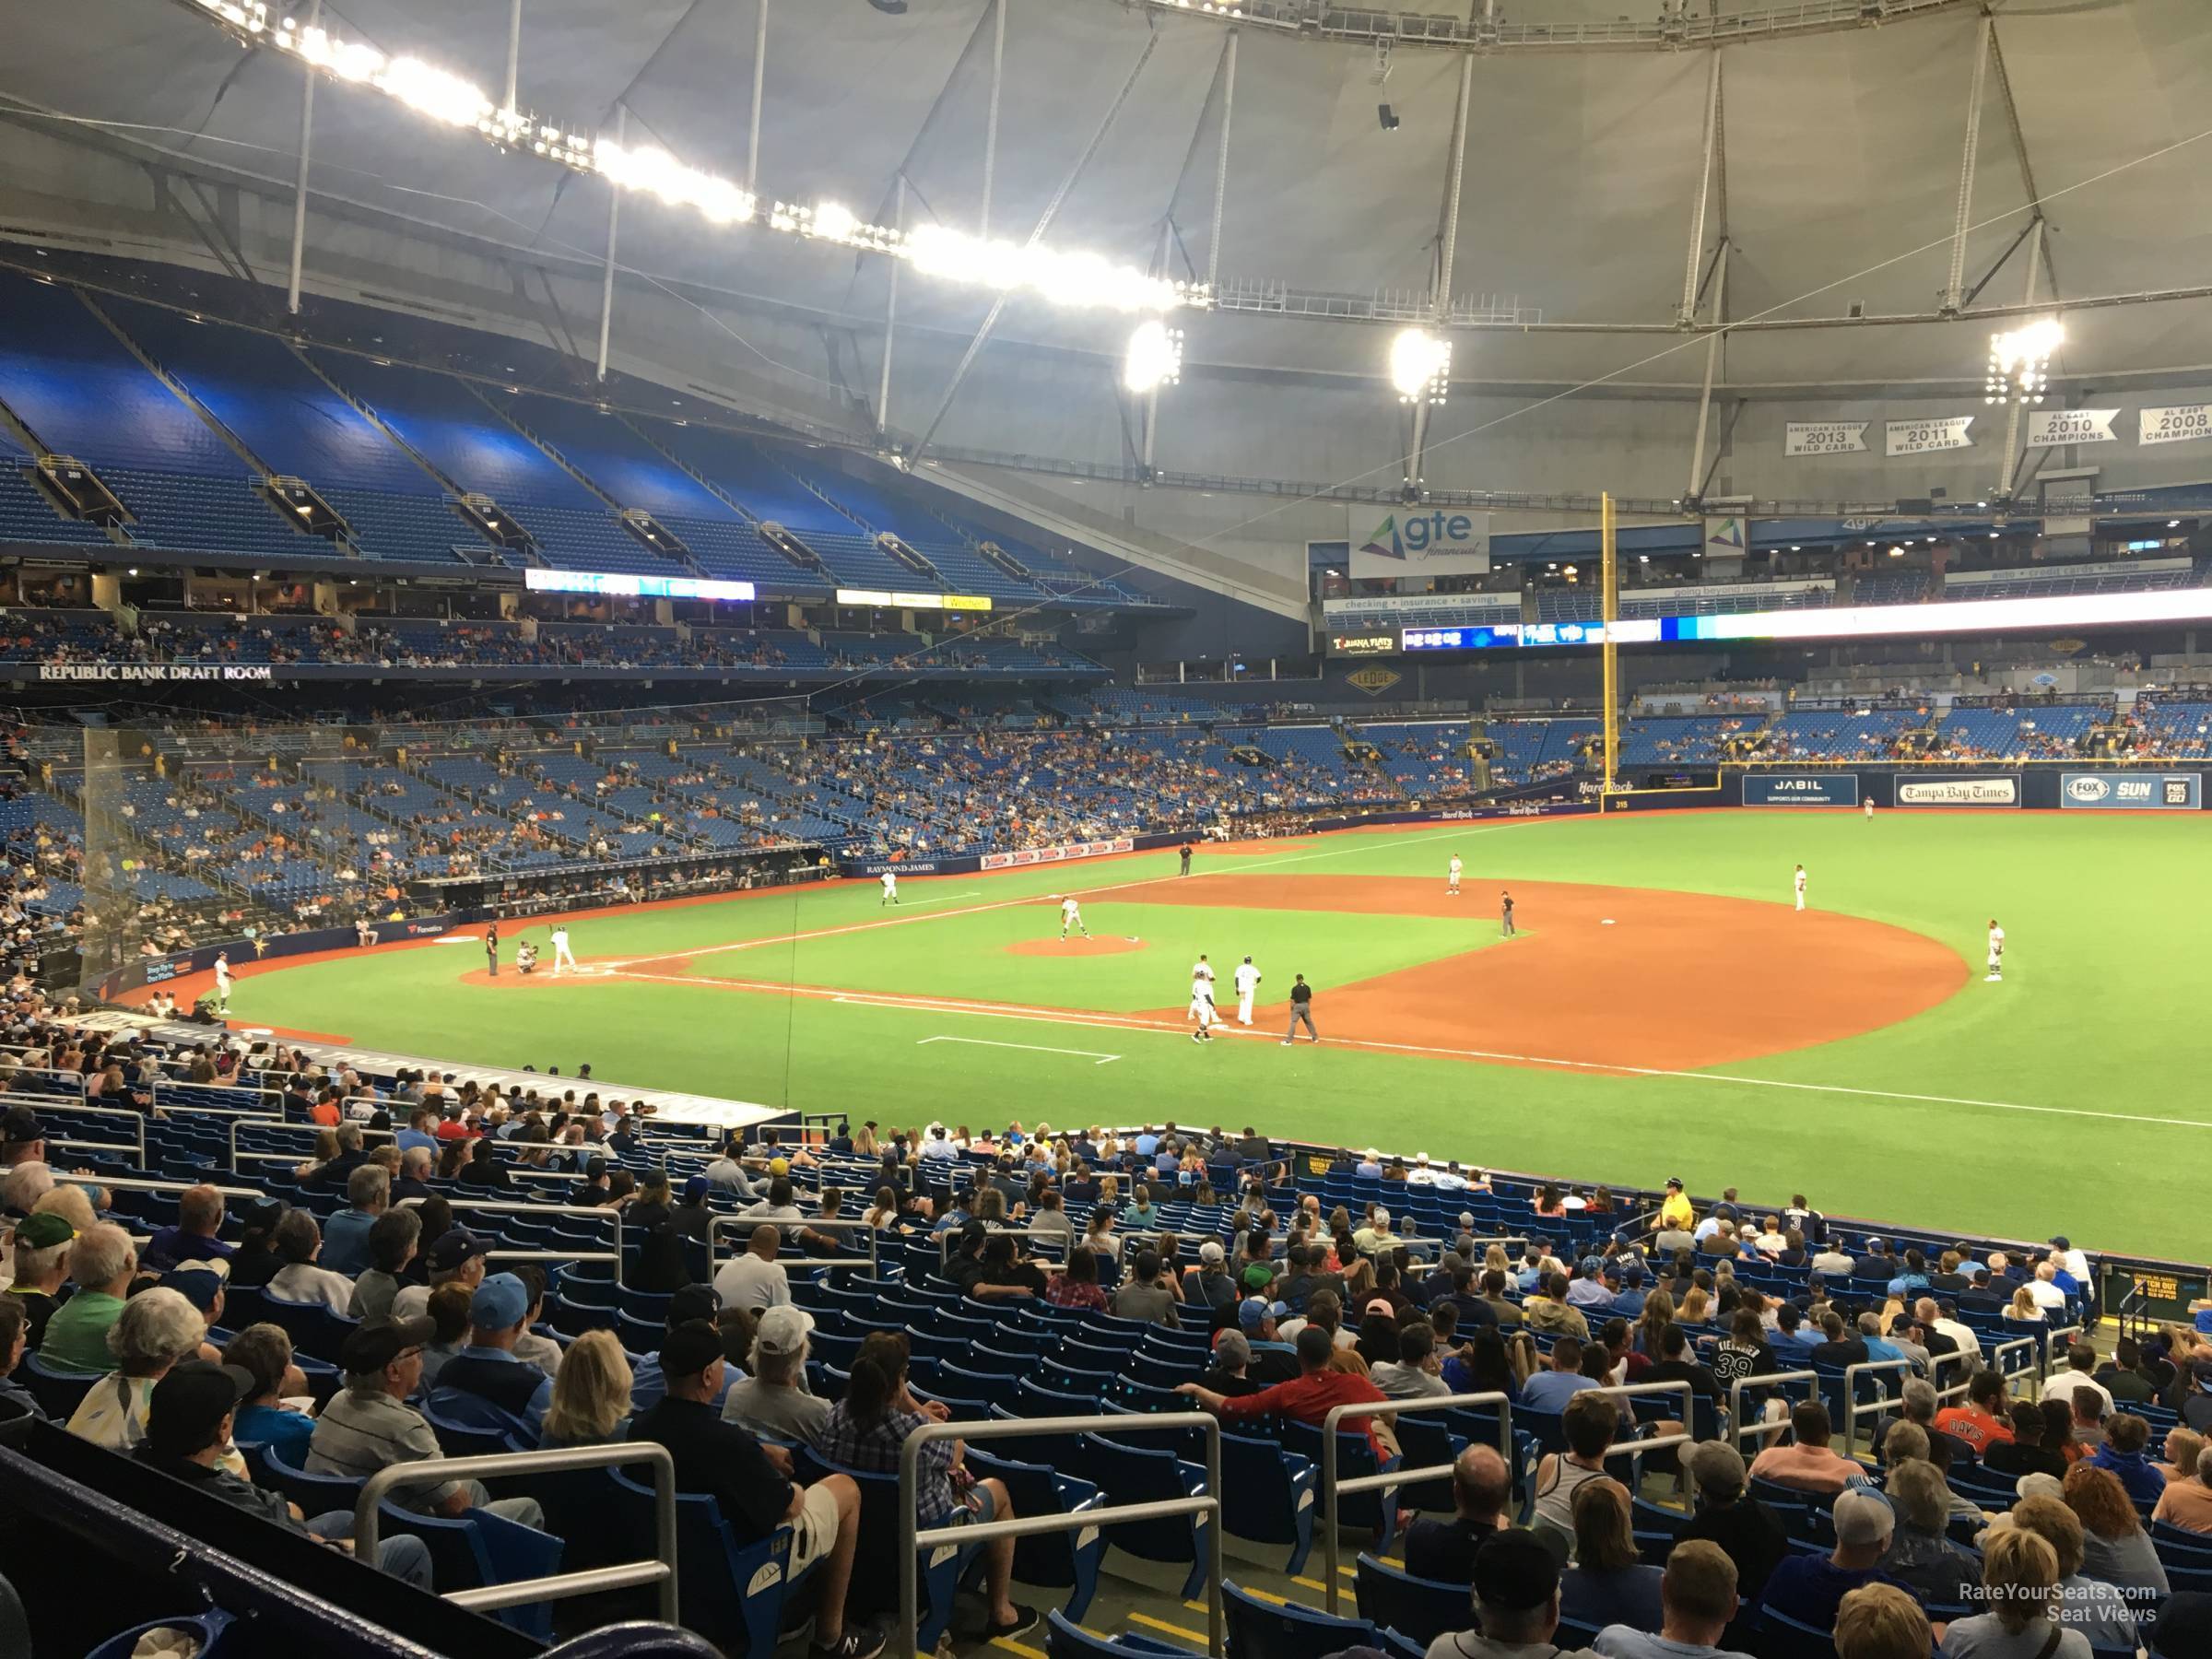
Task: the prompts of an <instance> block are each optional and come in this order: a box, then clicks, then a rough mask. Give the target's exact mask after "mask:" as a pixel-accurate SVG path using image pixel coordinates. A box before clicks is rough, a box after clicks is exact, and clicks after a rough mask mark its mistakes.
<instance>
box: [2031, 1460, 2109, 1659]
mask: <svg viewBox="0 0 2212 1659" xmlns="http://www.w3.org/2000/svg"><path fill="white" fill-rule="evenodd" d="M2010 1521H2011V1524H2012V1525H2013V1526H2015V1527H2024V1528H2026V1529H2027V1530H2028V1531H2030V1532H2032V1533H2034V1534H2035V1535H2037V1536H2039V1537H2041V1539H2042V1540H2043V1542H2044V1543H2046V1544H2048V1545H2050V1546H2051V1548H2052V1552H2053V1554H2054V1555H2055V1556H2056V1557H2057V1559H2058V1622H2059V1623H2060V1624H2062V1625H2064V1626H2065V1627H2066V1628H2067V1629H2068V1630H2079V1631H2080V1632H2081V1633H2082V1634H2083V1635H2085V1636H2087V1637H2088V1639H2089V1645H2090V1646H2091V1647H2099V1648H2133V1647H2134V1646H2135V1645H2136V1620H2135V1615H2134V1614H2133V1613H2131V1612H2130V1611H2129V1610H2128V1605H2127V1597H2126V1596H2124V1595H2123V1594H2121V1593H2120V1590H2119V1589H2118V1587H2117V1586H2115V1585H2112V1584H2108V1583H2102V1582H2101V1581H2100V1580H2097V1579H2092V1578H2088V1577H2085V1576H2084V1575H2083V1573H2082V1571H2081V1569H2082V1563H2083V1560H2084V1559H2085V1552H2084V1548H2083V1537H2084V1535H2083V1533H2082V1527H2081V1517H2080V1516H2078V1515H2077V1514H2076V1513H2075V1512H2074V1511H2073V1510H2072V1509H2071V1508H2070V1507H2069V1506H2068V1505H2067V1503H2066V1501H2065V1499H2064V1498H2053V1497H2047V1496H2044V1495H2042V1494H2041V1493H2038V1494H2035V1495H2033V1496H2030V1497H2027V1498H2023V1499H2021V1500H2019V1501H2018V1503H2016V1504H2014V1505H2013V1506H2012V1513H2011V1516H2010Z"/></svg>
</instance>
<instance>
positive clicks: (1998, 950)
mask: <svg viewBox="0 0 2212 1659" xmlns="http://www.w3.org/2000/svg"><path fill="white" fill-rule="evenodd" d="M217 968H218V971H220V968H221V964H220V963H219V962H218V964H217ZM2004 977H2005V930H2004V929H2003V928H2001V927H1999V926H1998V925H1997V919H1996V918H1995V917H1994V916H1992V917H1991V918H1990V919H1989V976H1988V977H1987V978H1986V979H1985V980H1983V983H1984V984H1991V985H1994V984H1995V983H1996V982H1998V981H1999V980H2001V979H2003V978H2004Z"/></svg>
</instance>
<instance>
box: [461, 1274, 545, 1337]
mask: <svg viewBox="0 0 2212 1659" xmlns="http://www.w3.org/2000/svg"><path fill="white" fill-rule="evenodd" d="M528 1312H530V1292H529V1291H528V1290H526V1289H524V1287H523V1281H522V1280H521V1279H519V1278H517V1277H515V1276H514V1275H513V1274H512V1273H495V1274H493V1275H492V1276H491V1277H488V1278H487V1279H486V1280H485V1281H484V1282H483V1283H482V1284H480V1285H478V1286H477V1290H476V1294H475V1295H474V1296H471V1297H470V1298H469V1299H468V1323H469V1324H473V1325H475V1326H476V1327H477V1329H478V1330H481V1331H508V1330H512V1329H513V1328H514V1327H515V1326H516V1325H518V1324H522V1323H523V1316H524V1314H526V1313H528Z"/></svg>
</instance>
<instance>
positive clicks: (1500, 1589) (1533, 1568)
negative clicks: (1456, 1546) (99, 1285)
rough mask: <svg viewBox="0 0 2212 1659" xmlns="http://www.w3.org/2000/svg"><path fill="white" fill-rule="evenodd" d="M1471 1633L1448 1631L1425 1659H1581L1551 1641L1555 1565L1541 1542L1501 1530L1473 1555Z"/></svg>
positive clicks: (1555, 1619)
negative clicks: (1473, 1604)
mask: <svg viewBox="0 0 2212 1659" xmlns="http://www.w3.org/2000/svg"><path fill="white" fill-rule="evenodd" d="M1474 1591H1475V1596H1474V1600H1475V1619H1476V1623H1477V1625H1478V1626H1479V1627H1480V1628H1479V1629H1477V1630H1446V1631H1445V1632H1444V1633H1443V1634H1442V1635H1441V1636H1439V1637H1438V1638H1437V1639H1436V1640H1435V1641H1431V1642H1430V1644H1429V1653H1428V1656H1427V1659H1584V1656H1585V1655H1587V1654H1588V1653H1589V1652H1590V1650H1588V1649H1587V1648H1580V1649H1576V1650H1574V1651H1573V1652H1571V1653H1570V1652H1568V1651H1566V1650H1563V1649H1560V1648H1556V1647H1554V1646H1553V1645H1552V1643H1551V1638H1552V1633H1553V1632H1554V1631H1556V1630H1558V1629H1559V1563H1558V1562H1557V1561H1555V1560H1553V1559H1552V1556H1551V1552H1550V1551H1549V1550H1548V1549H1547V1548H1546V1547H1544V1545H1543V1544H1542V1542H1540V1541H1539V1540H1538V1539H1536V1538H1535V1537H1532V1536H1531V1535H1528V1534H1527V1533H1524V1532H1518V1531H1509V1532H1500V1533H1498V1534H1497V1535H1494V1536H1492V1537H1489V1538H1486V1539H1484V1540H1483V1542H1482V1545H1481V1547H1479V1548H1477V1550H1476V1552H1475V1572H1474Z"/></svg>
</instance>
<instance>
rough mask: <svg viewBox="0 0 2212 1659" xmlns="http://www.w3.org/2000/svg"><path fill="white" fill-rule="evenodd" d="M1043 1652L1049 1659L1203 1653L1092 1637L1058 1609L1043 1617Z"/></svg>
mask: <svg viewBox="0 0 2212 1659" xmlns="http://www.w3.org/2000/svg"><path fill="white" fill-rule="evenodd" d="M1044 1651H1045V1652H1046V1653H1048V1654H1049V1655H1051V1659H1132V1656H1133V1655H1143V1656H1144V1659H1160V1656H1166V1659H1175V1656H1182V1659H1204V1656H1203V1653H1201V1652H1199V1651H1196V1650H1193V1649H1191V1648H1182V1647H1175V1646H1172V1645H1171V1644H1170V1643H1167V1642H1156V1641H1143V1642H1139V1641H1135V1640H1134V1639H1132V1638H1129V1637H1125V1636H1093V1635H1092V1634H1091V1633H1090V1632H1089V1631H1088V1630H1084V1629H1082V1628H1081V1627H1080V1626H1078V1625H1077V1623H1076V1622H1075V1621H1074V1620H1073V1619H1071V1618H1068V1617H1067V1616H1066V1615H1065V1613H1063V1612H1061V1611H1060V1609H1059V1608H1057V1607H1053V1608H1051V1609H1049V1610H1048V1611H1047V1613H1046V1614H1045V1636H1044Z"/></svg>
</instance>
